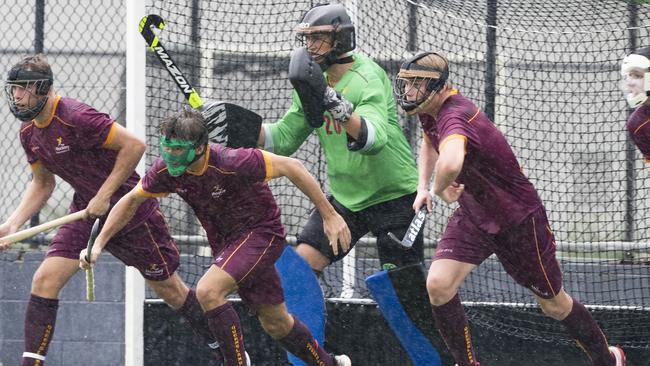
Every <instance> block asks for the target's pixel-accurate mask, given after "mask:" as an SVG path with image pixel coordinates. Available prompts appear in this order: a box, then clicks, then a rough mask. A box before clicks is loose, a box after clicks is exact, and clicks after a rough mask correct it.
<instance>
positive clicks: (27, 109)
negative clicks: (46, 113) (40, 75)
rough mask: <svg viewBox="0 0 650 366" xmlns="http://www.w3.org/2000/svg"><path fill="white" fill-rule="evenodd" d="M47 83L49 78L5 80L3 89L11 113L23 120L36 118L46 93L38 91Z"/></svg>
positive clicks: (45, 100)
mask: <svg viewBox="0 0 650 366" xmlns="http://www.w3.org/2000/svg"><path fill="white" fill-rule="evenodd" d="M47 84H49V80H16V81H7V82H6V83H5V87H4V91H5V98H6V100H7V103H8V104H9V110H10V111H11V113H12V114H13V115H14V116H16V118H18V119H19V120H21V121H23V122H24V121H29V120H32V119H34V118H36V116H38V114H39V113H40V112H41V110H43V107H45V103H46V102H47V93H45V95H42V94H40V93H39V92H38V91H39V90H43V89H45V88H44V85H47ZM47 89H49V88H47Z"/></svg>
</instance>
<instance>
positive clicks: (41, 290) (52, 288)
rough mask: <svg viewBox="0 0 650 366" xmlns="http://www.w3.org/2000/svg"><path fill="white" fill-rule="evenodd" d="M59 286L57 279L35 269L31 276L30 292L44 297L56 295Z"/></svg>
mask: <svg viewBox="0 0 650 366" xmlns="http://www.w3.org/2000/svg"><path fill="white" fill-rule="evenodd" d="M60 287H61V286H59V285H58V281H56V280H55V279H53V278H50V276H47V275H45V274H43V273H41V272H40V271H36V273H34V277H32V293H33V294H35V295H38V296H42V297H46V298H54V297H58V295H59V291H60V290H61V288H60Z"/></svg>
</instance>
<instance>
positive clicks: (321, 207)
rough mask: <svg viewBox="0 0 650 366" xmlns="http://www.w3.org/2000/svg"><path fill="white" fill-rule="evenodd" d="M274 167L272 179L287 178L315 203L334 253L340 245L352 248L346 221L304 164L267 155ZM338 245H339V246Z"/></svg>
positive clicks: (344, 247) (336, 252)
mask: <svg viewBox="0 0 650 366" xmlns="http://www.w3.org/2000/svg"><path fill="white" fill-rule="evenodd" d="M265 154H267V156H269V157H270V159H271V165H272V166H273V173H272V175H271V177H272V178H277V177H283V176H284V177H287V178H289V180H290V181H291V182H292V183H293V184H294V185H295V186H296V187H298V188H299V189H300V190H301V191H302V192H303V193H304V194H305V195H306V196H307V197H309V199H310V200H311V201H312V202H313V203H314V205H315V206H316V209H318V212H320V214H321V216H322V217H323V228H324V230H325V234H326V235H327V237H328V238H329V240H330V245H331V246H332V251H333V252H334V254H338V244H340V245H341V248H342V249H343V250H344V251H347V250H348V249H349V248H350V241H351V234H350V229H349V228H348V226H347V224H346V223H345V220H343V218H342V217H341V216H340V215H339V214H338V213H337V212H336V210H334V207H333V206H332V205H331V204H330V203H329V201H328V200H327V198H326V197H325V194H324V193H323V191H322V190H321V189H320V186H319V184H318V182H317V181H316V179H314V177H313V176H312V175H311V174H309V172H308V171H307V169H305V167H304V166H303V165H302V163H301V162H300V161H299V160H297V159H293V158H288V157H284V156H278V155H275V154H272V153H266V152H265ZM337 243H338V244H337Z"/></svg>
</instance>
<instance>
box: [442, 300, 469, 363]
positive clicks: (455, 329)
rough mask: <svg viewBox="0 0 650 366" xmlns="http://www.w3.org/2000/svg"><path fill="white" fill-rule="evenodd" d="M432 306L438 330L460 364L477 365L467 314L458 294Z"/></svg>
mask: <svg viewBox="0 0 650 366" xmlns="http://www.w3.org/2000/svg"><path fill="white" fill-rule="evenodd" d="M431 307H432V308H433V318H434V319H435V321H436V326H437V327H438V332H440V335H441V336H442V338H443V339H444V341H445V344H446V345H447V348H449V352H451V354H452V356H453V357H454V360H455V361H456V363H458V365H459V366H474V365H476V357H475V356H474V349H473V348H472V337H471V335H470V332H469V323H468V321H467V315H466V314H465V309H463V305H462V304H461V303H460V297H459V296H458V294H456V296H454V297H453V298H452V299H451V300H449V302H447V303H446V304H444V305H440V306H434V305H432V306H431Z"/></svg>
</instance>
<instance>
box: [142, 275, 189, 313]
mask: <svg viewBox="0 0 650 366" xmlns="http://www.w3.org/2000/svg"><path fill="white" fill-rule="evenodd" d="M148 284H149V287H151V288H152V289H153V290H154V292H155V293H156V295H158V297H160V298H161V299H163V301H164V302H165V303H167V305H169V306H171V307H172V308H173V309H178V308H180V307H181V306H183V304H184V303H185V299H186V298H187V293H188V292H189V289H188V288H187V286H185V284H184V283H182V282H180V283H179V282H177V281H175V280H174V279H173V278H172V279H168V280H167V281H157V282H154V281H148Z"/></svg>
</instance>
